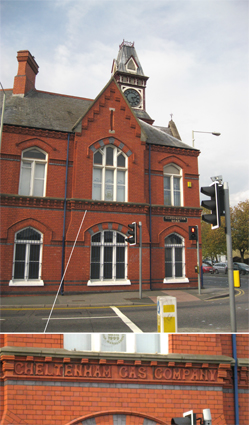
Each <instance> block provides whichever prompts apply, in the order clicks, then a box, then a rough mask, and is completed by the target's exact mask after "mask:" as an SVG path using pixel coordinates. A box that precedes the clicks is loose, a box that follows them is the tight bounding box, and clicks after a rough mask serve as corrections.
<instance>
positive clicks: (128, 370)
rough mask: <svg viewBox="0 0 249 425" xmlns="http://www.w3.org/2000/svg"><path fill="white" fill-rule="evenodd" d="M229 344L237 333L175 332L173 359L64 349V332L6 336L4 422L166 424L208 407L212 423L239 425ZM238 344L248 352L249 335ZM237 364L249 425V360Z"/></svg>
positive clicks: (243, 409)
mask: <svg viewBox="0 0 249 425" xmlns="http://www.w3.org/2000/svg"><path fill="white" fill-rule="evenodd" d="M229 340H231V335H208V334H207V335H199V334H196V335H178V334H175V335H171V336H169V346H170V349H169V354H168V355H167V356H165V357H163V358H162V357H160V356H152V357H151V358H150V359H149V358H148V357H144V356H143V355H142V354H141V355H140V356H139V357H134V359H132V355H131V356H129V358H125V357H123V356H122V354H121V353H119V354H118V353H116V354H115V355H113V353H112V355H111V357H110V356H109V357H108V355H107V354H105V355H104V353H102V355H97V356H96V355H95V354H94V353H93V354H91V353H90V352H88V353H87V352H85V353H84V354H83V355H82V353H79V352H75V351H73V352H70V351H66V350H64V349H63V335H50V334H48V335H39V334H34V335H30V334H23V335H18V334H12V335H11V334H7V335H4V336H3V335H2V336H1V343H2V344H3V346H4V348H3V349H2V352H1V360H2V381H3V383H4V386H1V389H2V394H1V397H2V398H1V400H2V421H1V422H0V423H1V425H7V424H8V425H9V424H10V423H11V424H12V425H15V424H30V425H31V424H32V425H40V424H41V423H42V424H44V425H47V424H48V425H69V424H71V425H73V424H75V425H78V424H81V425H82V424H84V425H92V424H96V425H97V424H101V423H105V424H108V423H110V424H112V425H115V424H119V423H120V424H121V425H122V423H125V424H129V423H130V424H137V425H138V424H141V423H142V424H143V425H145V424H146V425H155V424H161V425H162V424H163V425H167V424H170V422H171V418H172V417H182V413H183V412H186V411H189V410H194V412H195V413H197V417H201V415H202V410H203V409H206V408H209V409H210V410H211V414H212V423H214V425H234V394H233V392H234V390H233V385H234V384H233V367H232V362H233V359H232V356H231V353H230V348H231V347H230V344H229ZM236 341H237V350H238V352H239V353H244V351H243V347H244V346H245V344H246V343H247V345H248V335H246V334H241V335H237V336H236ZM193 346H195V351H194V350H193ZM173 347H175V348H174V349H173ZM205 347H206V349H205ZM207 347H210V349H209V350H207ZM179 354H181V357H180V358H179ZM184 356H186V357H184ZM177 359H178V360H177ZM241 362H242V363H241ZM239 364H241V366H239V367H238V389H239V415H240V424H241V425H246V424H247V423H248V421H249V409H248V394H249V392H248V382H249V381H248V379H249V376H248V366H246V364H248V363H246V361H245V360H243V359H239ZM242 364H244V365H245V366H242ZM122 421H124V422H122Z"/></svg>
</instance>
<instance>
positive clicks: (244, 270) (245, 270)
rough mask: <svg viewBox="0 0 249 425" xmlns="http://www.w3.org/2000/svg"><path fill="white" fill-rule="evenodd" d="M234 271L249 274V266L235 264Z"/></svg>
mask: <svg viewBox="0 0 249 425" xmlns="http://www.w3.org/2000/svg"><path fill="white" fill-rule="evenodd" d="M233 269H234V270H239V273H240V274H249V266H248V265H247V264H245V263H233Z"/></svg>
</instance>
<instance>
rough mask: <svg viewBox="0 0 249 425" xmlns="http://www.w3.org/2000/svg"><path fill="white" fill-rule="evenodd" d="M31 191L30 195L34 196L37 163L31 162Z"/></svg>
mask: <svg viewBox="0 0 249 425" xmlns="http://www.w3.org/2000/svg"><path fill="white" fill-rule="evenodd" d="M30 174H31V175H30V189H29V194H30V196H33V191H34V180H35V161H32V162H31V173H30Z"/></svg>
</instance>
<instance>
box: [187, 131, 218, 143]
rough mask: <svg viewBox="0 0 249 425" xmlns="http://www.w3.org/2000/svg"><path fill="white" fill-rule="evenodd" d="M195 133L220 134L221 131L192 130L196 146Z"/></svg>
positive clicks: (193, 141)
mask: <svg viewBox="0 0 249 425" xmlns="http://www.w3.org/2000/svg"><path fill="white" fill-rule="evenodd" d="M194 133H207V134H212V135H213V136H220V133H217V132H215V131H197V130H192V144H193V147H194V144H195V136H194Z"/></svg>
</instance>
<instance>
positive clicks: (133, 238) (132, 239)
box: [125, 222, 137, 245]
mask: <svg viewBox="0 0 249 425" xmlns="http://www.w3.org/2000/svg"><path fill="white" fill-rule="evenodd" d="M128 227H129V229H130V230H128V232H127V233H128V235H129V237H128V238H126V239H125V240H126V242H128V243H129V244H130V245H136V243H137V223H136V222H133V223H132V224H128Z"/></svg>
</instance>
